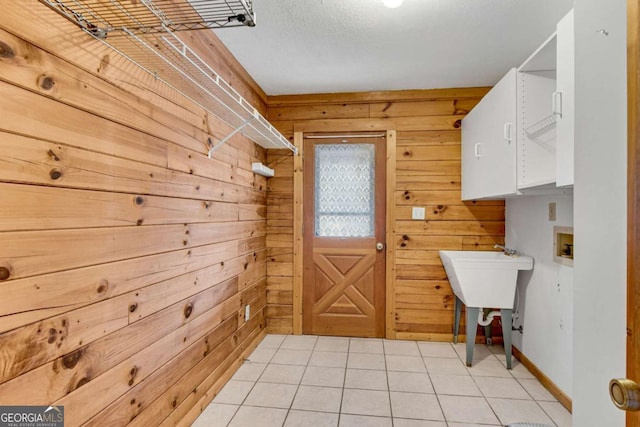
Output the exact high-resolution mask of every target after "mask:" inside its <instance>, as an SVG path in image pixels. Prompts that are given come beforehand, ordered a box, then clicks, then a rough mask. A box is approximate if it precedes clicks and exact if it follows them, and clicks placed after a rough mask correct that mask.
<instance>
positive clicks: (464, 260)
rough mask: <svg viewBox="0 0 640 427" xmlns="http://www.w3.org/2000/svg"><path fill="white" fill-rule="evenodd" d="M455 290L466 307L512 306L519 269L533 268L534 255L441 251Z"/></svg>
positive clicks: (443, 262)
mask: <svg viewBox="0 0 640 427" xmlns="http://www.w3.org/2000/svg"><path fill="white" fill-rule="evenodd" d="M440 259H441V260H442V264H443V265H444V269H445V271H446V272H447V276H448V277H449V283H451V288H452V289H453V293H454V294H455V295H456V296H457V297H458V298H460V300H461V301H462V302H463V303H464V305H466V306H467V307H484V308H509V309H511V308H513V300H514V298H515V295H516V281H517V279H518V270H531V269H532V268H533V258H531V257H530V256H526V255H505V254H504V253H503V252H486V251H440Z"/></svg>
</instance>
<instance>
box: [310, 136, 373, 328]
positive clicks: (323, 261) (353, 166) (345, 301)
mask: <svg viewBox="0 0 640 427" xmlns="http://www.w3.org/2000/svg"><path fill="white" fill-rule="evenodd" d="M385 142H386V135H385V134H379V135H377V136H372V135H371V134H359V135H352V136H347V137H345V136H344V135H343V136H341V137H339V138H334V137H331V136H328V135H318V134H315V135H305V140H304V160H303V162H304V167H303V170H304V202H303V203H304V224H303V241H304V254H303V259H304V261H303V264H304V269H303V291H302V293H303V306H302V330H303V333H305V334H317V335H337V336H355V337H382V336H383V335H384V314H385V250H384V241H385V205H386V203H385V202H386V197H385V194H386V190H385V186H386V182H385V175H386V170H385V164H386V162H385V153H386V151H385V146H386V144H385Z"/></svg>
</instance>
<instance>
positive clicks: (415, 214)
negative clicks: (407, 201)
mask: <svg viewBox="0 0 640 427" xmlns="http://www.w3.org/2000/svg"><path fill="white" fill-rule="evenodd" d="M424 218H425V212H424V208H416V207H414V208H413V209H412V210H411V219H424Z"/></svg>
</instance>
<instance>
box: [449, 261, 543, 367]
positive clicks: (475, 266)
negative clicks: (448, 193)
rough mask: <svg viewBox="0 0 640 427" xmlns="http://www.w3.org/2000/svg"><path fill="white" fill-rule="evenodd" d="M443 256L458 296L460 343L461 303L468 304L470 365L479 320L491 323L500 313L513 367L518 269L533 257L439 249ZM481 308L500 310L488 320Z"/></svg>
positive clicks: (528, 266)
mask: <svg viewBox="0 0 640 427" xmlns="http://www.w3.org/2000/svg"><path fill="white" fill-rule="evenodd" d="M440 259H441V260H442V264H443V265H444V269H445V271H446V272H447V276H448V277H449V283H451V288H452V289H453V293H454V294H455V295H456V297H455V301H454V321H453V342H454V343H457V342H458V329H460V314H461V311H462V303H464V305H465V306H466V307H467V308H466V312H467V322H466V323H467V333H466V348H467V355H466V363H467V366H469V367H471V365H472V364H473V349H474V344H475V342H476V331H477V326H478V323H480V324H481V325H482V326H489V325H490V324H491V321H492V320H493V316H495V315H500V317H501V319H502V322H501V323H502V339H503V341H504V353H505V358H506V361H507V369H511V326H512V318H513V317H512V314H513V300H514V298H515V296H516V285H517V280H518V271H519V270H531V269H532V268H533V258H531V257H530V256H526V255H505V254H504V252H483V251H440ZM481 308H499V309H500V311H492V312H491V313H489V314H488V316H487V317H488V320H487V319H483V316H484V314H483V313H482V312H481V310H480V309H481ZM476 319H478V320H476ZM485 336H486V334H485Z"/></svg>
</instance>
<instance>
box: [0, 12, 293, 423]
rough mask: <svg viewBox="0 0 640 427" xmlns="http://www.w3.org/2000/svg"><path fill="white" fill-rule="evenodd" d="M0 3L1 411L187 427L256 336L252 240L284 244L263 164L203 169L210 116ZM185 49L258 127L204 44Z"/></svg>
mask: <svg viewBox="0 0 640 427" xmlns="http://www.w3.org/2000/svg"><path fill="white" fill-rule="evenodd" d="M176 1H182V0H176ZM5 6H6V7H5V8H3V14H2V16H0V45H1V46H3V48H2V49H4V50H3V52H12V54H10V55H0V91H1V92H2V94H3V96H2V97H0V108H1V109H2V111H3V113H2V114H0V194H1V195H2V197H1V199H2V203H0V242H1V243H0V271H3V272H5V274H3V275H2V276H1V277H0V288H1V289H2V292H1V293H2V298H0V402H2V403H3V404H15V405H25V404H26V405H28V404H33V405H44V404H57V405H64V406H66V407H67V408H68V410H67V416H66V422H67V424H68V425H70V426H76V425H96V426H97V425H101V426H102V425H127V424H133V425H136V424H137V425H144V426H147V425H171V426H173V425H188V424H190V423H191V422H192V421H193V420H194V419H195V418H196V417H197V415H198V414H199V413H200V412H201V411H202V409H203V408H204V407H206V405H207V404H208V403H209V402H210V401H211V399H212V398H213V397H214V395H215V394H216V393H217V392H218V391H219V390H220V388H221V387H222V385H223V384H224V383H225V382H226V381H227V380H228V379H229V378H230V376H231V375H232V374H233V373H234V372H235V370H236V369H237V368H238V367H239V366H240V365H241V363H242V360H243V357H246V355H247V354H248V352H249V351H250V350H251V349H252V348H253V347H255V345H256V343H257V341H258V340H259V339H260V338H261V337H262V336H263V335H264V331H265V329H266V321H265V312H266V310H267V295H268V294H267V289H268V288H267V286H268V284H267V280H266V276H267V264H266V260H267V256H268V253H267V250H266V245H267V229H268V227H269V228H270V227H274V230H275V231H277V232H278V233H282V234H277V233H276V234H274V236H275V237H274V238H273V239H272V241H275V242H280V241H281V242H283V250H284V251H287V250H289V248H290V247H291V245H290V244H288V242H286V239H285V238H284V237H281V236H284V235H286V230H287V225H288V223H286V222H285V223H278V222H274V223H272V224H270V225H269V226H268V224H267V219H268V209H267V180H266V178H264V177H260V176H255V175H254V174H253V173H252V172H251V163H252V162H253V161H261V162H264V161H266V158H267V156H266V150H264V149H263V148H261V147H258V146H256V145H255V144H254V143H252V142H251V141H249V140H248V139H247V138H245V137H243V136H241V135H237V136H234V137H233V138H232V139H231V140H230V141H229V143H228V144H227V145H225V146H224V147H223V148H221V149H220V150H219V151H217V152H216V154H215V155H214V158H213V159H209V158H207V156H206V147H207V141H208V139H209V138H211V139H212V140H214V141H215V140H217V139H220V138H222V137H224V136H225V135H226V134H227V133H228V132H229V131H230V129H229V127H228V126H227V125H226V124H224V123H223V122H222V121H221V120H220V119H219V118H216V117H213V116H211V115H210V114H208V113H207V112H206V111H204V110H203V109H202V107H200V106H198V105H197V104H195V103H193V102H192V101H190V100H189V99H186V98H184V97H181V96H179V95H177V94H176V93H175V92H173V91H172V90H171V89H169V88H167V87H166V86H164V85H162V84H161V83H160V82H157V81H155V80H154V78H153V77H152V76H150V75H148V74H147V73H146V72H144V71H142V70H140V69H138V68H136V67H133V66H131V64H130V63H129V62H128V60H126V59H124V58H122V57H119V56H118V55H117V54H115V53H114V52H113V51H111V50H109V49H108V48H107V47H105V46H104V45H103V44H102V43H100V42H98V41H96V40H93V39H91V38H89V37H87V36H86V34H84V33H82V31H80V30H79V29H78V28H77V27H76V26H75V25H73V24H71V23H70V22H68V21H66V20H65V19H63V18H61V17H60V16H59V15H57V14H55V13H54V12H52V11H51V10H49V9H48V8H46V7H45V6H43V5H42V4H40V3H38V2H34V3H33V4H30V5H29V7H25V4H24V2H14V3H11V4H7V5H5ZM183 37H184V38H183V40H185V41H187V42H188V43H189V44H190V45H191V46H192V47H193V48H194V49H195V50H196V51H198V52H199V53H200V54H201V55H202V56H204V57H206V58H208V60H210V62H211V63H212V64H213V66H214V68H217V69H218V71H219V72H220V73H221V75H222V77H223V78H225V79H226V80H228V81H229V82H230V83H231V84H232V85H233V86H234V88H236V89H237V90H238V91H239V92H240V93H241V94H242V95H243V96H244V97H245V98H247V99H248V100H250V101H251V102H252V103H254V104H255V106H256V107H257V108H258V109H259V110H260V111H262V112H266V110H265V103H264V99H266V96H265V95H264V93H262V91H261V90H260V89H259V87H258V86H257V85H256V84H255V82H253V80H252V79H251V78H250V77H249V76H248V74H246V72H245V71H244V70H242V69H241V67H239V64H238V63H237V62H236V61H235V60H234V59H233V57H232V56H231V55H230V53H229V52H228V51H227V50H226V48H224V46H223V45H222V44H221V43H220V41H219V40H218V39H217V38H216V37H215V35H214V34H213V33H212V32H191V33H188V34H186V33H185V35H184V36H183ZM284 164H286V160H285V161H284ZM277 209H278V208H276V211H277ZM274 212H275V211H274ZM282 212H283V213H284V214H286V209H283V211H282ZM272 220H274V221H275V218H272ZM283 220H285V221H286V218H283ZM289 228H290V227H289ZM272 256H273V257H274V259H277V260H278V262H280V263H281V267H280V270H286V269H287V267H286V266H287V262H290V261H287V259H286V256H287V255H286V253H273V254H272ZM283 257H284V258H283ZM272 286H273V287H272V288H271V289H269V290H270V291H272V292H275V293H274V294H271V295H270V298H272V299H273V298H274V296H275V295H277V296H278V299H279V298H280V297H282V298H283V299H286V292H287V289H285V288H286V285H285V284H284V283H283V284H281V285H279V284H278V283H277V281H276V282H274V284H273V285H272ZM246 305H250V306H251V314H252V316H251V318H250V319H249V320H248V321H245V319H244V307H245V306H246ZM285 311H286V310H285Z"/></svg>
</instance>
